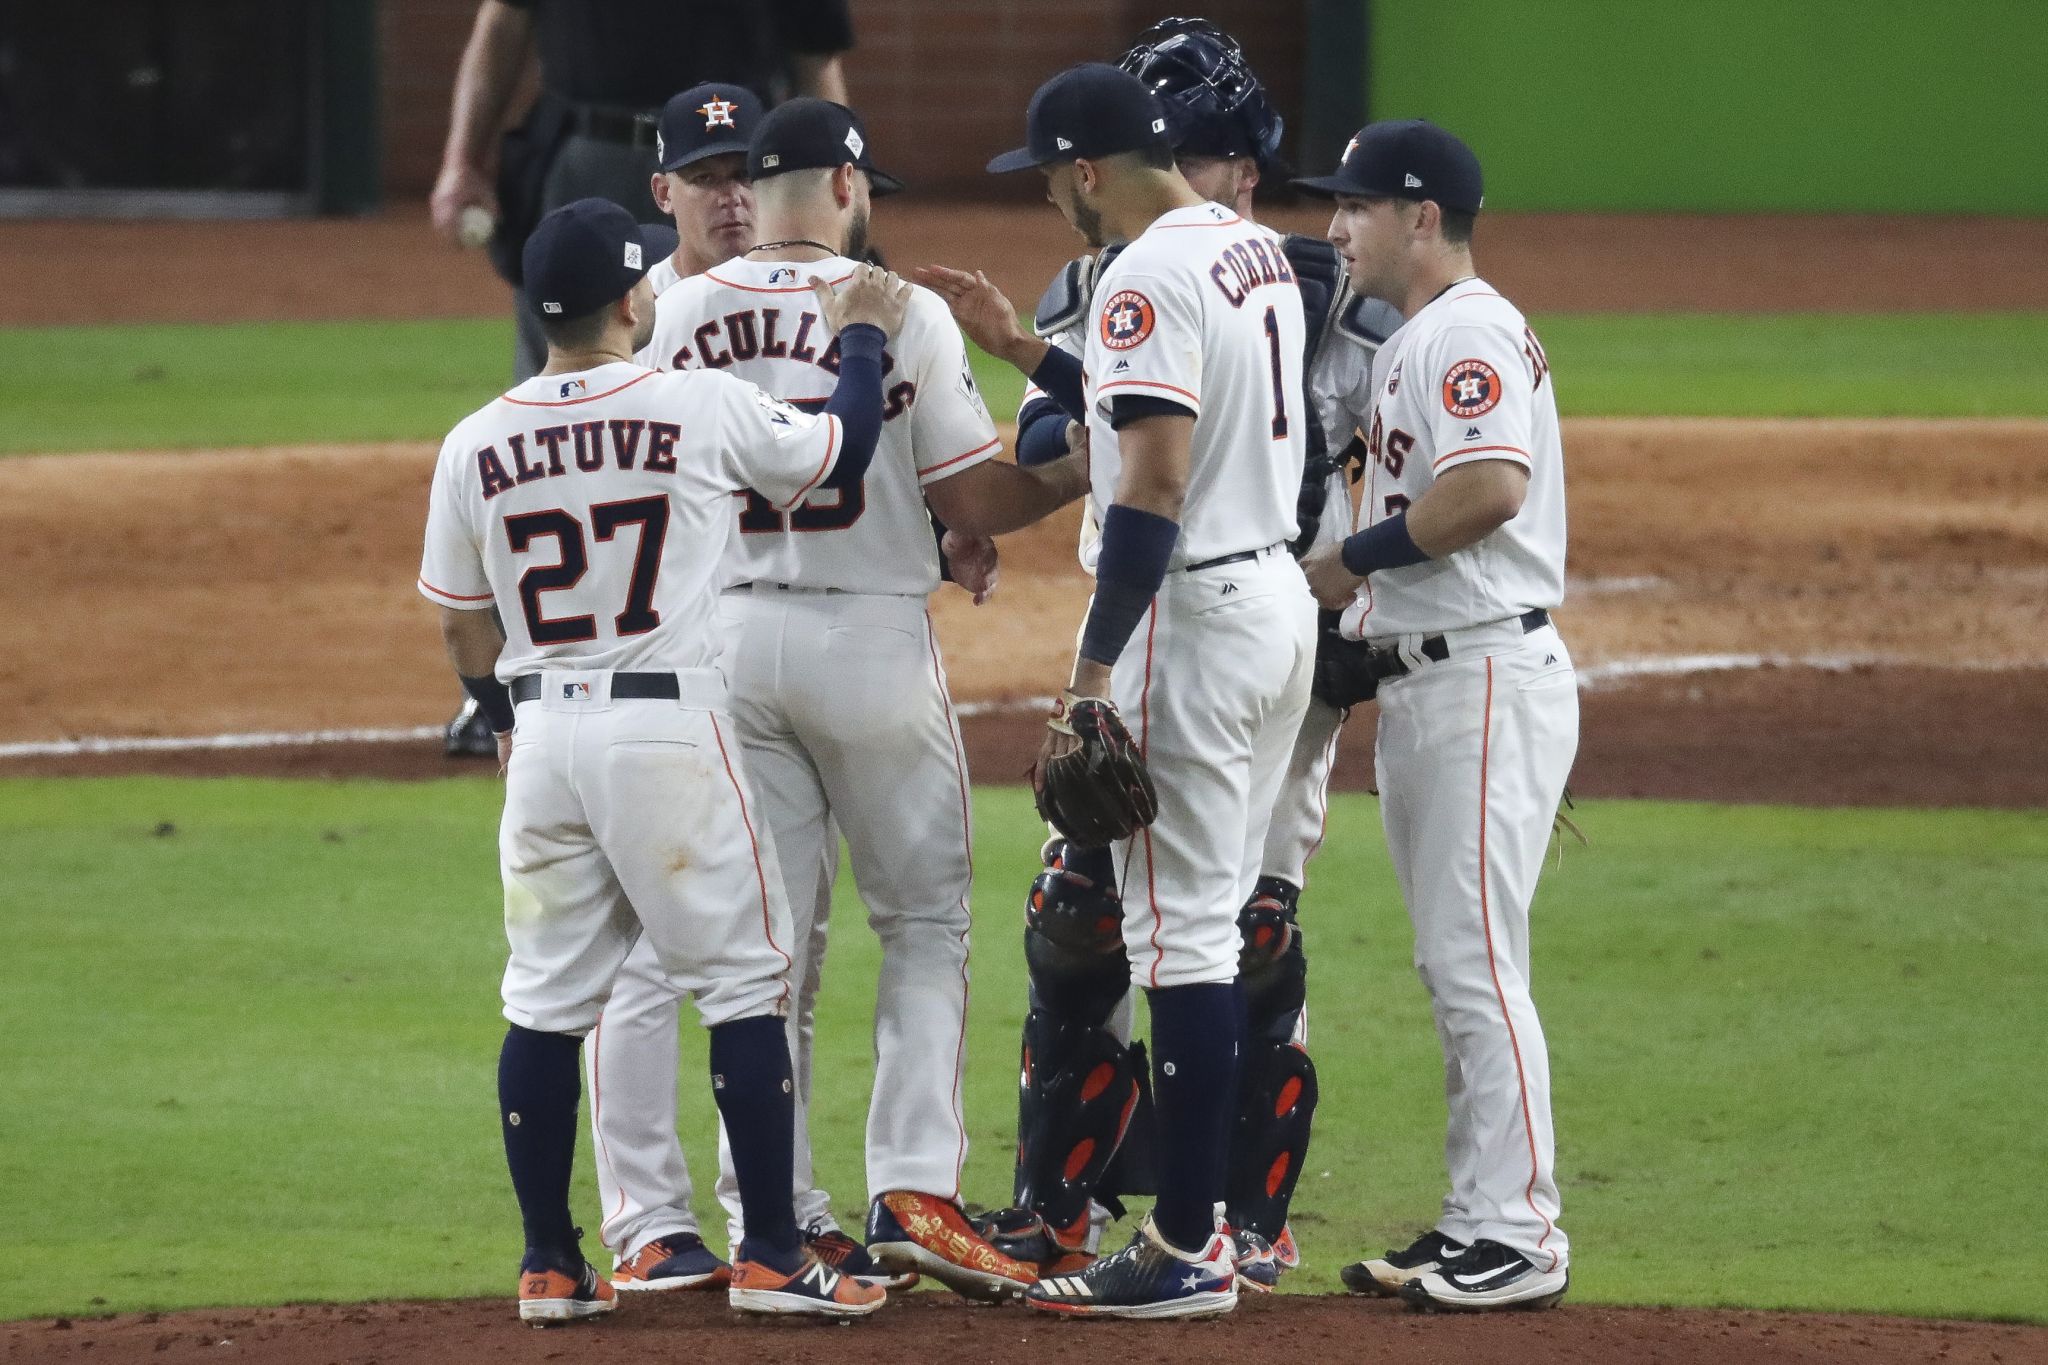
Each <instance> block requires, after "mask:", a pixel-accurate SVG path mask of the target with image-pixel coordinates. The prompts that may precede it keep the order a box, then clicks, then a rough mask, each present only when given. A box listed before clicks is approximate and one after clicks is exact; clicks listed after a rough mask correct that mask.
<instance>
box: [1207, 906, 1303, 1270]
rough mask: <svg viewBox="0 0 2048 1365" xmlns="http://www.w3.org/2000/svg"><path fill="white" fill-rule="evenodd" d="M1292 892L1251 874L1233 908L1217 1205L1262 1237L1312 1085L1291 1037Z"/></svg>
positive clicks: (1294, 979)
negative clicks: (1225, 1174)
mask: <svg viewBox="0 0 2048 1365" xmlns="http://www.w3.org/2000/svg"><path fill="white" fill-rule="evenodd" d="M1300 894H1301V893H1300V891H1299V890H1297V889H1296V888H1295V887H1293V886H1290V885H1289V884H1288V883H1286V882H1283V881H1280V880H1278V879H1276V878H1271V877H1261V878H1260V879H1259V882H1258V886H1257V887H1256V888H1255V889H1254V891H1253V893H1252V898H1251V900H1250V901H1249V902H1247V903H1246V905H1245V907H1244V910H1243V911H1242V912H1241V913H1240V914H1239V916H1238V927H1239V929H1240V930H1241V931H1242V932H1243V935H1244V946H1243V949H1242V952H1241V955H1240V957H1239V959H1238V966H1239V975H1240V979H1241V980H1242V981H1243V982H1244V986H1245V1005H1246V1016H1247V1027H1246V1030H1245V1058H1244V1069H1243V1073H1242V1075H1241V1077H1240V1080H1239V1084H1238V1105H1237V1117H1236V1119H1235V1121H1234V1122H1233V1124H1232V1127H1231V1135H1230V1173H1229V1180H1228V1187H1227V1191H1226V1194H1225V1208H1226V1210H1227V1217H1228V1219H1229V1221H1230V1225H1231V1226H1232V1227H1236V1228H1245V1229H1249V1230H1250V1231H1252V1232H1256V1233H1258V1234H1259V1235H1260V1236H1262V1237H1264V1238H1266V1239H1267V1240H1269V1241H1270V1240H1272V1239H1274V1238H1276V1237H1278V1236H1279V1235H1280V1233H1281V1230H1282V1229H1283V1228H1285V1227H1286V1225H1287V1210H1288V1205H1289V1204H1290V1203H1291V1202H1292V1201H1293V1199H1294V1186H1295V1183H1296V1182H1297V1181H1298V1180H1300V1179H1301V1165H1302V1161H1303V1159H1304V1158H1305V1157H1306V1156H1307V1155H1308V1141H1309V1128H1310V1121H1311V1120H1312V1119H1313V1117H1314V1115H1315V1109H1316V1099H1317V1097H1318V1094H1319V1091H1318V1088H1317V1085H1316V1067H1315V1063H1314V1062H1313V1061H1312V1060H1310V1058H1309V1055H1308V1053H1307V1052H1306V1051H1305V1050H1304V1049H1303V1048H1301V1047H1300V1046H1299V1045H1297V1044H1296V1043H1295V1041H1294V1035H1295V1030H1296V1027H1297V1026H1298V1025H1299V1023H1300V1021H1301V1012H1302V1008H1303V1006H1304V1004H1305V1003H1306V1001H1307V998H1308V957H1307V954H1306V952H1305V951H1304V948H1303V938H1302V933H1301V929H1300V927H1299V926H1298V925H1297V924H1296V923H1295V909H1296V901H1297V899H1298V897H1299V896H1300Z"/></svg>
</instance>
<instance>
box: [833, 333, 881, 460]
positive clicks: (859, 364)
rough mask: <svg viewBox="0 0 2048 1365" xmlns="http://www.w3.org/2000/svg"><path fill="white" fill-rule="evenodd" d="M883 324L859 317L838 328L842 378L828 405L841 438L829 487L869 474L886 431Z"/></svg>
mask: <svg viewBox="0 0 2048 1365" xmlns="http://www.w3.org/2000/svg"><path fill="white" fill-rule="evenodd" d="M888 340H889V339H888V337H887V336H885V335H883V332H882V329H881V328H879V327H874V326H870V325H869V324H867V323H865V322H856V323H853V324H852V325H850V326H848V327H845V328H843V329H841V331H840V333H839V384H838V386H837V387H835V388H834V389H833V390H832V397H831V398H830V399H829V400H828V401H827V402H826V404H825V411H826V412H828V413H830V414H832V415H833V416H834V417H837V418H838V419H839V426H840V431H841V434H842V438H843V443H842V444H841V446H840V449H839V459H838V460H837V462H835V463H834V464H833V466H832V472H831V473H829V474H827V475H826V476H825V477H824V479H823V480H821V486H822V487H825V488H852V487H854V486H855V485H857V484H859V483H860V481H861V480H862V479H863V478H865V477H866V476H867V472H868V465H869V463H870V462H872V461H873V460H874V458H875V442H877V441H878V440H880V439H881V436H882V349H883V347H884V346H885V345H887V344H888Z"/></svg>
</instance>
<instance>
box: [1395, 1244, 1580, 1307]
mask: <svg viewBox="0 0 2048 1365" xmlns="http://www.w3.org/2000/svg"><path fill="white" fill-rule="evenodd" d="M1570 1282H1571V1274H1570V1272H1569V1271H1567V1270H1565V1269H1563V1268H1562V1267H1560V1268H1559V1269H1556V1270H1538V1269H1537V1268H1536V1267H1535V1266H1534V1265H1532V1264H1531V1263H1530V1262H1529V1261H1528V1259H1527V1258H1526V1257H1524V1256H1523V1255H1522V1254H1521V1253H1520V1252H1518V1251H1512V1250H1510V1249H1509V1248H1507V1247H1504V1246H1502V1245H1501V1244H1500V1243H1499V1242H1489V1241H1487V1240H1486V1239H1485V1238H1484V1237H1482V1238H1480V1239H1479V1240H1478V1241H1476V1242H1474V1243H1473V1244H1472V1245H1471V1246H1469V1247H1467V1248H1466V1249H1465V1253H1464V1254H1463V1255H1462V1256H1459V1257H1458V1258H1457V1259H1456V1260H1451V1261H1446V1262H1444V1263H1443V1264H1442V1265H1441V1266H1438V1267H1437V1268H1436V1269H1435V1270H1432V1271H1430V1272H1428V1273H1427V1274H1424V1275H1419V1276H1417V1277H1416V1278H1414V1279H1411V1280H1409V1281H1408V1283H1406V1284H1404V1285H1402V1286H1401V1298H1402V1299H1403V1300H1404V1301H1405V1302H1406V1303H1408V1304H1410V1305H1411V1306H1413V1307H1416V1308H1423V1309H1432V1308H1443V1309H1450V1310H1452V1311H1462V1312H1483V1311H1485V1310H1487V1309H1492V1308H1523V1309H1535V1308H1550V1307H1554V1306H1555V1305H1556V1303H1557V1301H1558V1300H1559V1299H1561V1298H1563V1297H1564V1291H1565V1287H1566V1286H1567V1285H1568V1284H1570Z"/></svg>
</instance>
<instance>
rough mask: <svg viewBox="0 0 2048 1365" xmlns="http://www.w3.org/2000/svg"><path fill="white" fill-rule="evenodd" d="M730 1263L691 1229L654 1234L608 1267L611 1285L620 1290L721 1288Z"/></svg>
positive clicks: (729, 1269) (728, 1275) (729, 1274)
mask: <svg viewBox="0 0 2048 1365" xmlns="http://www.w3.org/2000/svg"><path fill="white" fill-rule="evenodd" d="M731 1280H732V1267H731V1266H729V1265H727V1264H726V1263H725V1262H724V1261H721V1260H719V1259H718V1257H717V1256H716V1255H715V1254H714V1253H713V1252H712V1250H711V1248H710V1247H707V1246H705V1245H704V1239H703V1238H702V1237H699V1236H698V1235H697V1234H696V1233H694V1232H675V1233H670V1234H669V1235H668V1236H666V1237H657V1238H655V1239H654V1240H653V1241H651V1242H649V1243H647V1244H646V1245H645V1246H643V1247H641V1248H640V1249H639V1250H638V1251H636V1252H634V1253H633V1254H632V1255H631V1256H628V1257H626V1259H624V1260H622V1261H620V1262H619V1263H618V1264H617V1265H615V1266H613V1267H612V1288H614V1289H616V1290H618V1291H620V1292H621V1293H635V1292H645V1291H649V1290H664V1289H723V1288H724V1287H725V1286H726V1285H727V1284H728V1283H729V1282H730V1281H731Z"/></svg>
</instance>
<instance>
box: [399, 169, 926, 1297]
mask: <svg viewBox="0 0 2048 1365" xmlns="http://www.w3.org/2000/svg"><path fill="white" fill-rule="evenodd" d="M666 245H667V241H666V234H660V235H658V236H657V235H650V234H649V233H648V232H646V230H644V229H642V228H641V226H640V225H639V224H637V223H636V222H634V220H633V217H632V215H631V214H630V213H628V212H627V211H626V210H625V209H623V208H620V207H619V206H618V205H615V204H612V203H609V202H607V201H604V200H596V199H586V200H578V201H576V202H574V203H572V204H569V205H566V206H564V207H563V208H562V209H560V210H558V211H557V212H555V213H552V214H550V215H549V216H548V217H547V218H546V219H545V220H543V222H542V224H541V226H540V227H539V228H538V229H537V230H536V231H535V233H534V234H533V236H532V237H531V238H530V240H529V241H528V243H527V245H526V247H525V250H524V258H523V264H524V267H525V286H524V287H525V289H526V290H527V296H528V299H529V301H530V303H531V305H532V306H533V308H534V310H535V312H536V314H537V316H538V317H539V318H540V320H541V324H542V326H543V328H544V329H545V331H546V334H547V337H548V350H549V355H548V364H547V366H546V368H545V369H543V370H542V372H541V373H540V374H539V375H537V376H536V377H534V378H533V379H531V380H528V381H526V382H525V383H523V384H521V385H519V386H517V387H516V388H514V389H513V390H512V391H511V392H509V393H507V394H505V395H504V396H503V397H501V398H498V399H495V400H493V401H492V402H490V403H488V404H486V405H485V406H484V407H483V408H481V409H479V410H478V411H477V412H475V413H473V414H471V415H470V416H469V417H467V418H465V419H464V420H463V421H462V422H461V423H459V424H458V425H457V426H456V428H455V429H454V431H453V432H451V433H450V435H449V437H448V439H447V441H446V442H445V443H444V444H443V446H442V448H441V454H440V459H439V462H438V464H437V467H436V469H435V474H434V482H433V488H432V495H431V500H430V505H429V510H428V515H427V529H426V547H425V551H424V554H423V556H422V560H421V568H420V577H419V587H420V591H421V592H422V593H423V594H424V595H425V596H426V597H427V598H428V599H429V600H431V601H433V602H435V603H437V604H438V605H440V606H441V608H442V609H443V610H442V613H441V616H442V632H443V635H444V637H445V639H446V641H447V645H448V653H449V657H450V659H451V660H452V662H453V663H454V665H455V668H456V672H457V673H458V675H459V676H460V677H461V679H462V683H463V688H464V690H465V691H466V692H468V693H469V694H470V695H471V696H473V697H475V698H476V699H477V702H478V705H479V706H480V707H482V708H483V709H484V710H485V712H486V713H487V714H488V715H490V717H491V719H492V728H493V730H494V731H495V732H496V733H497V735H498V746H499V750H500V753H501V754H502V755H503V757H504V758H505V761H506V763H507V778H506V792H505V811H504V817H503V822H502V827H501V831H500V835H499V859H500V865H501V868H502V872H503V877H504V883H505V931H506V938H507V940H508V942H509V944H510V948H511V956H510V961H509V963H508V965H507V967H506V971H505V979H504V986H503V995H504V1002H505V1009H504V1012H505V1015H506V1018H507V1019H508V1020H509V1021H510V1025H511V1026H510V1028H509V1030H508V1031H507V1033H506V1037H505V1043H504V1048H503V1051H502V1053H501V1055H500V1058H499V1066H498V1090H499V1102H500V1108H501V1117H502V1130H503V1135H504V1141H505V1155H506V1160H507V1164H508V1165H509V1167H510V1169H511V1175H512V1184H513V1188H514V1191H515V1192H516V1193H517V1195H518V1198H519V1205H520V1213H521V1217H522V1219H523V1221H524V1223H525V1230H526V1254H525V1257H524V1259H523V1261H522V1263H521V1267H520V1284H519V1313H520V1317H521V1318H522V1319H523V1320H525V1321H528V1322H533V1323H549V1322H566V1321H571V1320H574V1319H578V1318H585V1317H591V1316H595V1315H598V1314H601V1313H606V1312H609V1311H611V1310H612V1309H613V1308H614V1307H615V1306H616V1304H617V1296H616V1293H615V1292H614V1290H613V1289H612V1287H611V1285H610V1284H609V1283H608V1282H607V1281H605V1280H603V1279H601V1278H600V1277H599V1276H598V1275H597V1273H596V1271H595V1270H593V1269H592V1268H591V1267H590V1266H589V1265H588V1264H587V1263H586V1262H585V1260H584V1258H583V1255H582V1251H581V1249H580V1247H579V1246H578V1238H579V1236H580V1234H579V1233H578V1231H577V1230H576V1228H575V1227H574V1226H573V1220H572V1217H571V1215H570V1212H569V1198H568V1196H569V1176H570V1168H571V1165H572V1162H573V1157H574V1150H575V1132H576V1103H577V1092H578V1089H579V1082H578V1077H577V1058H578V1054H579V1052H580V1051H581V1043H582V1037H583V1035H584V1034H585V1033H586V1032H587V1031H588V1030H589V1029H590V1027H591V1026H592V1025H593V1024H594V1023H595V1022H596V1020H597V1018H598V1012H599V1009H600V1008H601V1006H602V1005H603V1004H604V1001H605V997H606V995H607V994H608V993H609V991H610V990H611V986H612V980H613V978H614V976H615V975H616V973H617V972H618V969H619V966H620V964H621V963H622V962H623V961H624V959H625V957H626V954H627V951H628V950H629V949H630V948H631V947H632V944H633V942H634V939H635V938H636V937H638V936H640V935H642V934H644V935H645V936H646V937H647V938H649V939H651V940H652V941H653V942H654V945H655V951H656V952H657V953H658V954H659V956H660V960H661V964H662V966H663V968H664V969H665V970H666V971H667V972H668V973H670V974H671V975H672V976H673V977H674V978H676V979H677V980H679V981H681V982H683V983H685V984H686V986H687V988H688V989H689V990H690V992H691V994H692V995H693V996H694V997H695V999H696V1004H697V1010H698V1013H699V1015H700V1017H701V1018H702V1019H703V1021H704V1024H705V1025H706V1027H707V1028H709V1029H710V1032H711V1071H712V1078H711V1079H712V1090H713V1094H714V1096H715V1098H716V1100H717V1103H718V1105H719V1108H720V1111H721V1113H722V1114H723V1116H724V1119H725V1122H726V1123H727V1125H728V1126H729V1127H730V1128H731V1130H732V1131H733V1133H734V1134H735V1138H736V1141H735V1158H736V1160H737V1161H738V1163H739V1181H740V1190H741V1198H742V1200H743V1201H744V1203H745V1205H746V1208H747V1215H748V1217H747V1228H748V1240H747V1242H746V1243H745V1244H744V1245H743V1246H741V1247H739V1248H737V1249H736V1252H735V1260H736V1262H737V1265H736V1267H735V1269H734V1272H733V1275H732V1282H731V1286H730V1288H729V1290H728V1294H729V1297H730V1300H731V1302H732V1304H733V1306H734V1307H736V1308H739V1309H741V1310H743V1311H749V1312H761V1313H811V1314H823V1315H828V1316H835V1317H847V1316H857V1315H862V1314H866V1313H870V1312H873V1311H874V1310H875V1309H876V1308H877V1307H879V1306H880V1304H881V1302H882V1300H883V1298H884V1295H883V1292H882V1291H880V1290H878V1289H874V1288H871V1287H868V1286H865V1285H862V1284H859V1283H857V1282H856V1281H854V1280H852V1279H850V1278H848V1277H846V1276H843V1275H841V1274H839V1273H838V1272H836V1271H833V1270H832V1269H830V1268H829V1267H827V1266H825V1265H823V1264H821V1263H820V1262H819V1261H818V1260H817V1259H816V1258H815V1257H814V1256H813V1255H812V1254H811V1253H810V1252H809V1251H808V1250H807V1249H806V1248H805V1246H804V1244H803V1241H802V1239H801V1237H800V1235H799V1233H798V1230H797V1226H796V1221H795V1217H794V1213H793V1211H792V1209H791V1205H790V1184H791V1170H790V1166H791V1155H790V1141H791V1135H792V1131H793V1125H794V1114H793V1106H792V1092H793V1090H794V1086H793V1083H792V1077H791V1069H790V1059H789V1050H788V1044H787V1041H786V1038H785V1035H784V1029H783V1015H784V1013H785V1011H786V1010H787V1008H788V999H789V994H790V979H791V958H790V947H791V946H792V928H791V924H790V917H789V909H788V905H787V903H786V901H785V899H784V897H783V893H782V887H781V879H780V877H779V875H778V869H777V865H776V861H775V850H774V839H773V835H772V833H771V832H770V831H768V830H767V829H766V828H764V827H763V826H762V824H761V822H760V820H759V816H758V809H759V808H758V803H757V801H756V800H755V798H754V795H753V793H752V791H751V789H750V788H749V786H748V782H747V777H746V772H745V766H744V762H743V758H742V755H741V754H740V753H739V751H738V745H737V744H736V743H735V742H734V741H733V739H732V738H730V723H729V721H728V720H727V719H726V711H727V702H726V698H725V684H724V680H723V678H722V676H721V675H720V674H719V672H718V670H717V669H716V668H715V667H714V666H713V665H714V661H715V654H716V646H715V640H714V633H713V631H714V627H713V621H712V618H713V615H714V611H715V608H716V603H717V596H716V588H717V584H718V575H719V572H720V567H719V560H720V555H721V553H722V551H723V548H724V542H725V541H726V539H727V538H728V537H729V536H730V534H731V520H730V512H729V509H730V507H731V505H732V497H733V495H734V494H735V493H737V492H739V491H740V490H742V489H752V490H754V492H755V495H757V496H761V497H765V498H772V499H774V500H775V501H776V503H777V504H778V505H780V506H794V505H796V504H797V503H799V502H800V501H801V500H802V499H803V498H804V497H806V496H807V495H809V494H810V493H811V492H812V491H813V490H815V489H818V488H821V487H830V488H834V489H837V490H841V491H844V490H847V489H857V488H859V487H860V480H861V478H862V476H863V475H864V474H865V473H866V471H867V468H868V465H869V463H870V461H871V460H872V457H873V453H874V449H875V440H876V437H877V434H878V432H879V428H880V425H881V406H882V395H881V357H882V354H883V348H884V346H885V344H886V341H887V331H888V330H889V329H892V328H895V327H897V326H900V325H901V321H902V316H903V313H902V310H903V307H904V304H905V301H906V297H907V295H906V290H905V287H904V286H902V285H901V284H900V283H898V282H896V281H895V280H894V279H893V277H891V276H888V275H886V273H884V272H881V271H876V270H872V269H864V270H863V271H861V272H858V274H857V276H856V277H855V278H851V279H848V280H847V281H845V283H846V286H847V287H846V291H845V293H844V295H842V296H838V297H834V296H833V295H832V294H831V293H830V291H829V289H827V288H826V287H825V286H823V285H822V284H820V285H819V286H818V288H817V294H818V305H817V306H818V308H819V310H820V313H821V315H822V316H823V317H824V318H825V319H827V321H828V322H829V324H830V325H831V326H832V327H833V328H834V329H835V330H836V331H837V332H838V334H839V354H840V373H839V382H838V384H837V385H836V386H835V387H834V388H833V391H832V394H831V397H830V399H829V401H828V402H827V403H826V404H825V405H824V415H823V416H822V417H819V416H814V415H812V414H809V413H805V412H801V411H799V410H797V409H794V408H792V407H790V406H788V405H786V404H783V403H780V402H777V401H776V400H774V399H772V398H770V397H769V396H768V395H766V394H764V393H762V392H760V391H759V390H758V389H755V388H754V387H753V386H751V385H749V384H746V383H743V382H740V381H737V380H735V379H734V378H732V377H731V376H726V375H701V374H690V375H663V374H659V373H656V372H654V371H651V370H647V369H644V368H642V367H640V366H638V365H636V364H634V363H633V362H632V359H631V357H632V355H633V353H634V351H635V350H637V349H638V348H639V346H641V345H642V344H644V343H645V341H646V339H647V336H648V333H649V331H650V330H651V325H652V320H653V307H654V300H653V296H652V290H651V288H650V287H649V286H648V284H647V283H646V272H647V267H648V266H649V265H651V264H652V263H653V261H654V260H655V259H657V257H656V252H657V251H658V250H660V249H665V247H666ZM493 607H494V608H495V609H496V614H495V615H494V614H493V613H492V611H490V610H486V609H487V608H493ZM500 620H502V621H503V622H505V623H506V624H505V628H503V629H501V628H500V626H499V624H498V622H499V621H500ZM515 707H516V708H517V709H516V711H515ZM515 715H516V717H517V722H518V723H517V726H516V728H515V726H514V718H515Z"/></svg>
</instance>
